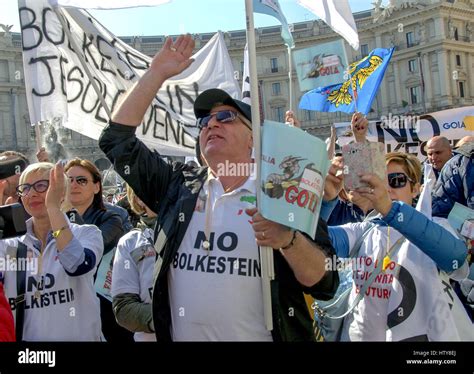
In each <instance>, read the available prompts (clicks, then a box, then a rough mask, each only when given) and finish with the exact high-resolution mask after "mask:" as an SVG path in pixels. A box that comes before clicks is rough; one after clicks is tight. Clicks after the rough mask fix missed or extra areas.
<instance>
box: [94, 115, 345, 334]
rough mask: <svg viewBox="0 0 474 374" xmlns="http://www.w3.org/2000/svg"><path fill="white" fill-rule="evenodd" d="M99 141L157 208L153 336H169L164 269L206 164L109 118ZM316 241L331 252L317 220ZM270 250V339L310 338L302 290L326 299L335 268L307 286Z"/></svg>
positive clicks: (179, 239)
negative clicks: (197, 164)
mask: <svg viewBox="0 0 474 374" xmlns="http://www.w3.org/2000/svg"><path fill="white" fill-rule="evenodd" d="M99 146H100V148H101V149H102V151H103V152H104V153H105V154H106V156H107V157H108V159H109V160H110V161H111V162H112V163H113V165H114V167H115V170H116V171H117V172H118V173H119V174H120V175H121V176H122V177H123V178H124V179H125V180H126V181H127V183H128V184H129V185H130V186H131V187H132V188H133V190H134V191H135V193H136V194H137V196H138V197H139V198H140V199H142V200H143V202H144V203H145V204H147V205H148V207H149V208H150V209H152V210H153V211H155V212H158V219H157V229H156V232H155V236H156V240H155V243H156V244H155V248H156V249H157V252H158V253H159V256H158V260H157V261H160V262H162V263H161V269H160V272H159V274H158V277H157V279H156V282H155V285H154V291H153V322H154V326H155V331H156V337H157V340H158V341H171V313H170V307H169V295H168V277H167V274H168V270H169V267H170V265H171V263H172V259H173V257H174V255H175V254H176V252H177V251H178V248H179V246H180V244H181V242H182V240H183V237H184V234H185V233H186V229H187V227H188V224H189V222H190V220H191V217H192V214H193V211H194V208H195V205H196V201H197V197H198V194H199V191H200V190H201V188H202V186H203V183H204V181H205V180H206V177H207V168H205V167H202V168H199V169H197V168H192V167H189V166H187V165H185V164H183V163H180V162H175V163H172V164H168V163H166V162H165V161H163V159H162V158H161V157H160V155H159V154H158V153H157V152H156V151H150V150H149V149H148V148H147V147H146V146H145V145H144V144H143V143H142V142H141V141H140V140H138V139H137V137H136V136H135V128H133V127H129V126H123V125H120V124H114V123H110V124H109V126H107V127H106V128H105V129H104V131H103V132H102V135H101V137H100V139H99ZM182 218H184V219H182ZM316 243H317V244H318V245H319V246H320V248H322V249H323V250H324V251H325V252H326V253H327V254H328V255H332V254H333V253H334V250H333V248H332V246H331V243H330V241H329V238H328V234H327V226H326V224H325V223H324V222H323V221H320V222H319V224H318V228H317V233H316ZM274 253H275V256H274V263H275V280H274V281H273V282H272V284H271V292H272V305H273V321H274V329H273V331H272V335H273V339H274V340H275V341H281V340H285V341H290V340H293V341H296V340H313V339H314V338H313V334H312V319H311V316H310V315H309V313H308V310H307V307H306V304H305V300H304V297H303V292H306V293H310V294H311V295H312V296H313V297H316V298H318V299H322V300H328V299H330V298H331V297H333V295H334V293H335V291H336V289H337V286H338V285H339V277H338V275H337V272H336V271H329V272H327V273H326V275H325V276H324V277H323V279H321V281H320V282H318V283H317V284H316V285H315V286H313V287H311V288H307V287H304V286H302V285H301V284H299V283H298V281H297V280H296V278H295V276H294V274H293V272H292V271H291V269H290V267H289V265H288V263H287V262H286V260H285V259H284V258H283V256H281V254H280V253H278V252H274Z"/></svg>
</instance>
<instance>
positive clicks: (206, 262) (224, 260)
mask: <svg viewBox="0 0 474 374" xmlns="http://www.w3.org/2000/svg"><path fill="white" fill-rule="evenodd" d="M209 189H210V191H211V202H210V203H211V206H212V209H211V212H212V214H211V217H210V227H209V231H210V235H209V236H210V238H209V239H210V240H209V241H210V243H211V247H210V250H206V249H204V248H203V246H202V243H203V241H204V240H205V235H204V231H205V219H206V214H205V210H206V209H205V208H206V205H207V195H208V194H207V192H208V190H209ZM255 194H256V182H255V180H250V178H249V179H248V180H247V181H246V182H245V183H244V185H242V186H241V187H239V188H238V189H236V190H234V191H232V192H229V193H224V190H223V188H222V184H221V182H220V181H219V180H217V179H215V178H213V177H210V178H209V179H208V181H206V183H205V184H204V186H203V189H202V190H201V193H200V196H199V198H198V201H197V204H196V207H195V211H194V213H193V216H192V218H191V221H190V223H189V226H188V229H187V231H186V234H185V235H184V239H183V241H182V243H181V245H180V247H179V249H178V252H177V254H176V256H175V258H174V259H173V262H172V264H171V267H170V271H169V273H168V287H169V298H170V307H171V318H172V331H171V332H172V337H173V340H174V341H271V340H272V336H271V333H270V332H269V331H268V330H267V329H266V327H265V323H264V315H263V302H262V284H261V275H260V269H261V267H260V259H259V252H258V247H257V244H256V241H255V234H254V231H253V229H252V226H251V217H249V216H248V215H247V214H246V213H245V209H248V208H253V207H254V206H255Z"/></svg>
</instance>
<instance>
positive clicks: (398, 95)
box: [393, 61, 405, 107]
mask: <svg viewBox="0 0 474 374" xmlns="http://www.w3.org/2000/svg"><path fill="white" fill-rule="evenodd" d="M393 75H394V78H395V96H396V98H397V99H396V103H395V107H401V106H402V100H403V99H404V97H405V95H403V94H402V89H401V86H400V73H399V62H398V61H393Z"/></svg>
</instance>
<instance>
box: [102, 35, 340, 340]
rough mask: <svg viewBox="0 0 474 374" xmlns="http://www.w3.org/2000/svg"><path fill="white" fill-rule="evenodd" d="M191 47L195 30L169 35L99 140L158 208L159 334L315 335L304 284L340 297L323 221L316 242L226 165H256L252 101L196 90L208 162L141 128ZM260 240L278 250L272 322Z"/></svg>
mask: <svg viewBox="0 0 474 374" xmlns="http://www.w3.org/2000/svg"><path fill="white" fill-rule="evenodd" d="M193 49H194V41H193V40H192V38H191V36H190V35H186V36H181V37H179V38H178V39H177V40H176V42H175V43H173V42H172V40H171V39H168V40H167V41H166V42H165V44H164V46H163V48H162V50H161V51H160V52H159V53H158V54H157V55H156V56H155V57H154V59H153V61H152V63H151V66H150V69H149V70H148V71H147V72H146V73H145V74H144V76H143V77H142V78H141V79H140V81H139V82H138V83H137V84H136V85H135V86H134V87H133V88H132V89H131V91H130V92H129V93H128V94H127V97H126V99H125V100H124V101H123V102H122V103H121V105H120V106H119V108H118V109H117V110H116V112H115V113H114V115H113V116H112V120H111V122H110V124H109V126H107V127H106V129H104V132H103V133H102V136H101V138H100V141H99V144H100V147H101V148H102V150H103V151H104V152H105V154H106V155H107V157H108V158H109V159H110V160H111V161H112V162H113V164H114V165H115V167H116V170H117V172H118V173H119V174H121V175H122V177H123V178H124V179H125V180H126V181H127V183H128V184H130V185H131V187H132V188H133V190H134V191H135V192H136V194H137V196H139V197H140V198H141V199H142V200H143V201H144V202H145V204H146V205H147V206H149V207H150V209H152V210H153V211H156V212H158V229H157V231H156V236H157V238H156V241H155V249H156V251H157V253H158V254H159V256H158V260H157V261H158V262H157V265H158V266H157V270H158V274H157V279H156V282H155V284H154V291H153V322H154V327H155V332H156V337H157V340H158V341H168V340H175V341H191V340H199V341H214V340H220V341H270V340H286V341H289V340H313V339H314V337H313V334H312V327H311V323H312V318H311V316H310V314H309V312H308V310H307V309H306V304H305V300H304V297H303V292H306V293H310V294H311V295H313V297H317V298H323V299H328V298H330V297H332V295H333V294H334V292H335V289H336V287H337V285H338V277H337V274H336V273H335V272H333V271H326V270H325V267H324V263H325V258H326V256H330V255H331V254H332V251H333V249H332V247H331V245H330V243H329V240H328V235H327V229H326V226H325V224H324V223H323V222H321V221H320V223H319V224H318V228H317V232H316V235H315V237H316V240H315V241H313V240H311V239H310V238H309V237H308V236H306V235H305V234H303V233H301V232H298V231H293V230H291V229H290V228H289V227H286V226H283V225H280V224H277V223H275V222H272V221H270V220H267V219H264V218H263V217H262V215H261V214H260V213H258V212H257V209H256V208H255V196H256V192H257V183H256V181H255V180H252V179H251V178H249V175H248V174H247V175H245V173H244V175H235V173H227V172H226V169H225V167H224V166H225V165H234V166H250V165H251V164H252V158H251V151H252V145H253V139H252V124H251V110H250V106H249V105H247V104H245V103H243V102H241V101H239V100H234V99H233V98H232V97H231V96H230V95H229V94H227V93H226V92H225V91H222V90H220V89H210V90H206V91H204V92H202V93H201V94H200V95H198V97H197V98H196V100H195V102H194V113H195V115H196V118H197V119H198V127H199V129H200V137H199V146H200V150H201V154H200V156H201V159H202V160H203V162H204V163H205V164H206V165H207V166H204V167H202V168H196V167H192V166H189V165H185V164H183V163H179V162H176V163H172V164H170V163H166V162H165V161H163V159H162V158H161V156H160V155H159V154H157V153H156V152H151V151H150V150H149V149H147V148H146V146H145V145H144V144H143V143H141V142H140V141H139V140H138V139H137V138H136V136H135V131H136V127H138V125H139V124H140V123H141V122H142V119H143V116H144V114H145V112H146V110H147V108H148V106H149V105H150V104H151V102H152V100H153V98H154V97H155V95H156V92H157V91H158V90H159V88H160V87H161V85H162V84H163V82H164V81H166V80H167V79H168V78H170V77H172V76H175V75H177V74H179V73H181V72H182V71H183V70H185V69H186V68H187V67H188V66H189V65H190V64H191V63H192V60H191V59H190V57H191V54H192V51H193ZM242 169H243V170H250V168H249V167H247V168H245V167H243V168H242V167H241V168H240V170H242ZM258 246H269V247H271V248H274V249H280V251H276V252H274V253H275V256H274V261H275V280H274V281H272V284H271V291H272V292H271V293H272V306H273V321H274V328H273V330H272V331H267V330H266V328H265V324H264V318H263V301H262V287H261V279H260V278H261V266H260V261H259V248H258Z"/></svg>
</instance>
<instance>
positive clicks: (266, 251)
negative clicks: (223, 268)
mask: <svg viewBox="0 0 474 374" xmlns="http://www.w3.org/2000/svg"><path fill="white" fill-rule="evenodd" d="M245 13H246V19H247V22H246V24H247V43H248V54H249V77H250V99H251V102H252V132H253V146H254V155H255V170H256V174H255V175H256V183H257V186H258V185H259V183H260V172H261V171H260V163H261V160H262V157H261V139H260V129H261V126H260V111H259V108H260V107H259V94H258V81H257V52H256V43H255V26H254V22H253V0H245ZM256 197H257V208H259V207H260V188H257V196H256ZM260 263H261V274H262V294H263V313H264V317H265V326H266V328H267V330H268V331H271V330H273V317H272V298H271V290H270V287H271V286H270V281H271V280H272V279H274V266H273V249H272V248H270V247H260Z"/></svg>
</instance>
